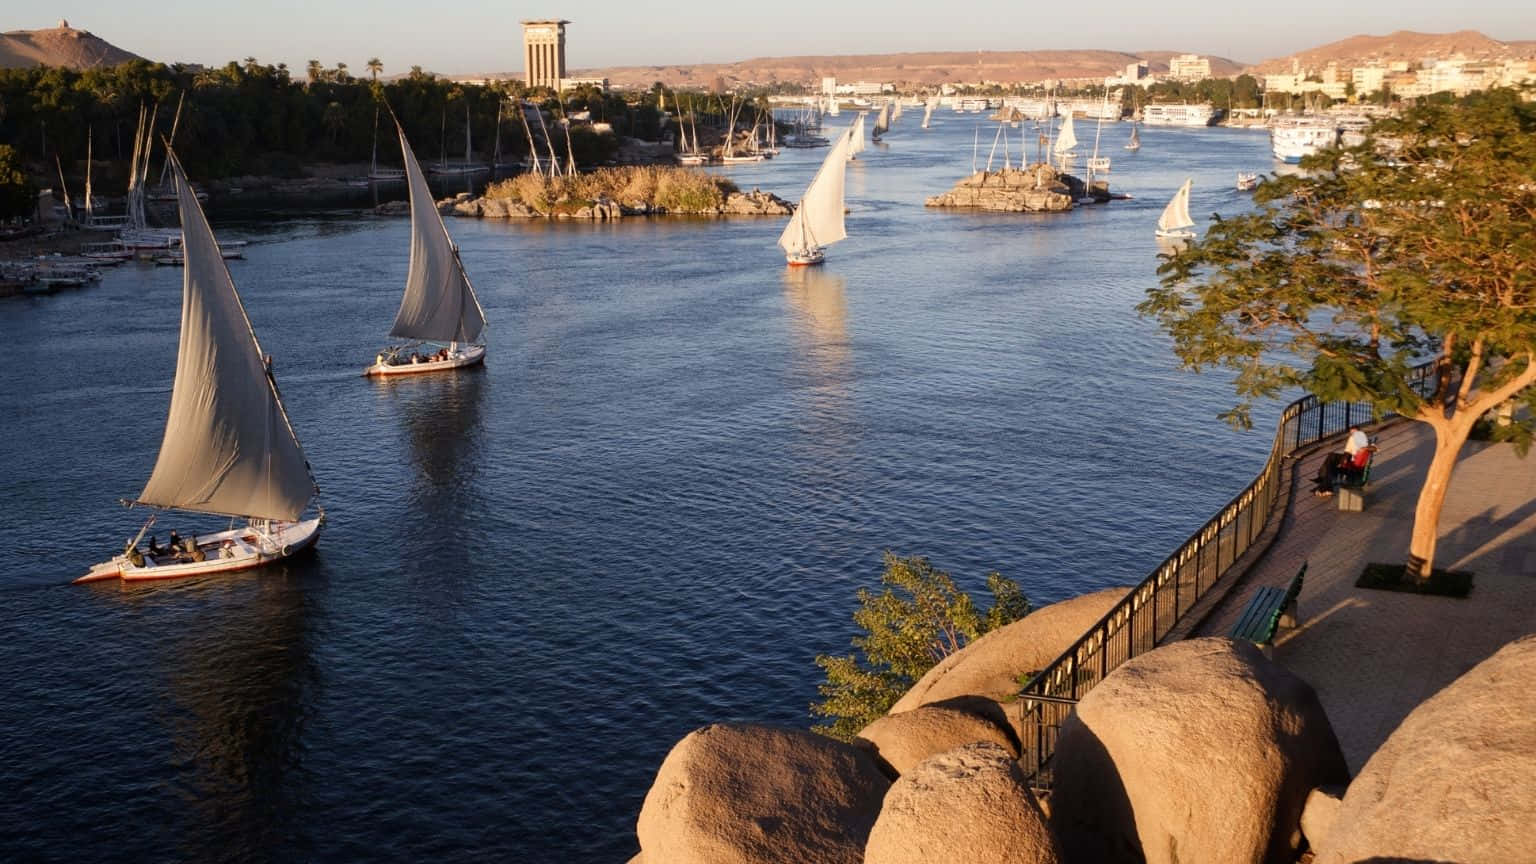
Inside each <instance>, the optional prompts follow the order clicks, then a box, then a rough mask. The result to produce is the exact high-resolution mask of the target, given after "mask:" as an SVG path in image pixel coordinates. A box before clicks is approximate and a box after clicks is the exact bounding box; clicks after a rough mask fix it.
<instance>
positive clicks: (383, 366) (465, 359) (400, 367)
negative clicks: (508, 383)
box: [363, 345, 485, 378]
mask: <svg viewBox="0 0 1536 864" xmlns="http://www.w3.org/2000/svg"><path fill="white" fill-rule="evenodd" d="M483 362H485V346H484V345H471V346H469V347H467V348H464V349H461V350H460V352H459V353H457V354H454V355H452V356H450V357H449V358H448V359H447V360H432V361H428V362H426V363H397V364H395V365H393V366H391V365H389V364H388V363H374V364H373V365H372V366H369V367H368V368H367V369H364V370H363V375H365V376H367V377H370V378H373V377H378V378H388V377H392V376H395V375H419V374H421V373H424V372H443V371H446V370H448V369H460V368H463V367H465V366H474V365H476V364H479V363H483Z"/></svg>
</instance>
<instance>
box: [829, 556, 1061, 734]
mask: <svg viewBox="0 0 1536 864" xmlns="http://www.w3.org/2000/svg"><path fill="white" fill-rule="evenodd" d="M880 584H881V585H882V586H883V588H884V590H883V591H881V592H880V593H878V594H876V593H874V592H872V591H869V590H868V589H864V588H860V589H859V592H858V598H859V608H858V609H857V610H855V611H854V613H853V621H854V623H855V624H857V625H858V626H859V628H860V629H861V630H863V631H864V635H862V636H855V637H853V647H854V648H855V649H856V653H855V654H848V655H841V656H837V655H827V654H822V655H818V656H817V657H816V665H817V666H819V667H821V668H822V669H823V670H824V671H825V672H826V674H827V678H826V681H824V682H823V683H822V684H820V685H819V686H818V687H817V691H818V692H819V693H820V694H821V696H822V698H823V701H822V702H820V703H817V704H815V705H812V706H811V713H812V714H814V715H816V716H818V717H825V718H829V720H830V722H828V723H825V724H822V725H819V726H815V727H813V728H814V730H815V731H817V732H820V733H822V734H823V735H827V736H830V737H832V738H837V739H839V740H842V741H851V740H853V737H854V736H855V735H857V734H858V733H859V730H861V729H863V728H864V727H865V726H868V725H869V724H870V723H872V722H874V720H876V719H877V718H879V717H881V716H883V715H884V714H885V713H886V712H887V711H889V710H890V709H891V706H892V705H894V704H896V700H898V699H900V698H901V696H902V694H903V693H906V692H907V691H908V690H910V689H911V688H912V685H914V684H916V683H917V682H918V679H920V678H922V677H923V675H924V673H926V672H927V671H928V670H929V669H932V668H933V667H934V665H935V664H937V663H938V662H939V661H940V660H943V659H944V658H945V657H948V656H949V655H951V654H954V653H955V652H957V651H959V650H960V649H962V648H964V647H965V646H966V645H969V644H970V643H972V642H974V641H975V640H977V639H979V638H981V637H982V636H983V635H985V634H986V633H989V632H991V631H993V630H996V629H997V628H999V627H1002V626H1004V625H1005V624H1011V623H1013V622H1014V621H1017V620H1018V619H1020V618H1023V617H1024V616H1025V615H1028V614H1029V612H1030V606H1029V599H1028V598H1027V597H1025V596H1024V592H1023V591H1021V590H1020V589H1019V586H1018V584H1017V583H1015V582H1014V581H1013V580H1011V579H1005V578H1004V577H1003V576H1002V575H1001V574H998V573H989V574H987V589H988V590H989V591H990V592H991V594H992V605H991V606H990V607H989V608H988V609H987V611H986V612H985V613H983V612H981V611H980V610H979V609H978V608H977V607H976V603H975V601H974V600H972V599H971V596H970V595H969V594H966V593H965V592H964V591H961V590H960V589H959V588H958V587H956V586H955V581H954V579H953V578H951V577H950V575H949V574H948V573H945V572H944V571H943V570H939V569H936V568H935V567H934V566H933V565H932V564H931V563H929V561H928V559H926V558H922V557H919V556H914V557H910V558H901V557H898V556H896V555H893V554H891V553H889V552H887V553H886V554H885V572H883V573H882V574H881V575H880Z"/></svg>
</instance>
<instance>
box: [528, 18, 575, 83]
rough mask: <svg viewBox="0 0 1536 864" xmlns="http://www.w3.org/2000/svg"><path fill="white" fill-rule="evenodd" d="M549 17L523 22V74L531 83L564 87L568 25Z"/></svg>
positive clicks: (566, 22) (565, 22) (567, 22)
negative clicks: (561, 84)
mask: <svg viewBox="0 0 1536 864" xmlns="http://www.w3.org/2000/svg"><path fill="white" fill-rule="evenodd" d="M569 23H571V22H569V21H564V20H561V19H559V18H548V19H543V20H537V21H524V22H523V78H524V80H526V81H527V82H528V86H529V87H548V88H550V89H552V90H558V89H560V82H561V80H562V79H564V78H565V25H567V24H569Z"/></svg>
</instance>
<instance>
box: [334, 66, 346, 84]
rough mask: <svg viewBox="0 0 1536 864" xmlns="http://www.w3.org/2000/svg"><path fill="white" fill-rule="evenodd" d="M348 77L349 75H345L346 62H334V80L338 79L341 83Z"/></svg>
mask: <svg viewBox="0 0 1536 864" xmlns="http://www.w3.org/2000/svg"><path fill="white" fill-rule="evenodd" d="M348 77H349V76H348V75H347V64H345V63H337V64H336V80H337V81H340V82H342V83H346V81H347V78H348Z"/></svg>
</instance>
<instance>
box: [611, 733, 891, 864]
mask: <svg viewBox="0 0 1536 864" xmlns="http://www.w3.org/2000/svg"><path fill="white" fill-rule="evenodd" d="M889 786H890V781H888V780H886V779H885V776H884V775H883V774H881V773H880V769H879V768H878V767H876V765H875V762H874V759H873V758H872V757H871V756H870V755H869V754H868V753H866V752H865V751H863V750H861V749H859V748H856V747H853V746H851V745H848V744H844V743H842V742H840V741H834V740H832V739H830V738H826V737H823V736H821V735H817V734H815V733H812V732H804V731H800V730H797V729H779V728H774V727H768V726H750V725H723V724H720V725H714V726H706V727H704V728H703V729H699V730H696V731H694V732H692V733H689V734H688V736H687V737H685V738H683V740H681V741H679V742H678V743H677V746H675V747H673V748H672V752H671V753H669V754H667V758H666V760H665V761H663V762H662V764H661V769H660V770H659V771H657V772H656V781H655V782H654V783H653V784H651V789H650V791H649V792H648V793H646V796H645V804H644V805H643V806H642V807H641V809H640V820H639V824H638V826H637V829H636V833H637V834H638V835H639V840H640V850H641V855H642V857H643V858H644V860H646V861H657V862H662V861H664V862H667V864H705V862H708V864H777V862H782V864H858V862H859V861H861V860H862V859H863V854H864V842H865V840H866V839H867V838H868V836H869V829H870V826H871V825H873V824H874V822H875V817H876V816H877V815H879V812H880V800H881V798H882V797H883V796H884V794H885V791H886V789H887V788H889Z"/></svg>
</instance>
